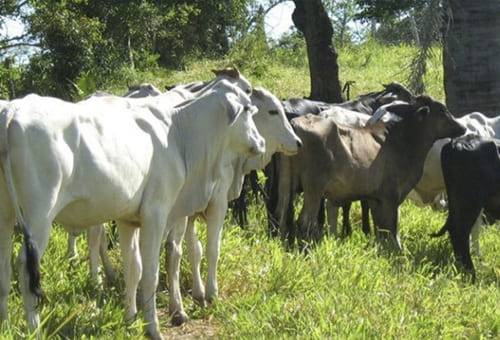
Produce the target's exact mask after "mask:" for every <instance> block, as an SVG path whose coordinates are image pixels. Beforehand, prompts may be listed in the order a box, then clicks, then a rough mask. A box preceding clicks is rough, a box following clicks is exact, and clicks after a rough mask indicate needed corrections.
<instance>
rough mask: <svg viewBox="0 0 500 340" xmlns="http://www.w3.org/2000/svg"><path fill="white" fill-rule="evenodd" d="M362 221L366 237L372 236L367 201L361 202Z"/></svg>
mask: <svg viewBox="0 0 500 340" xmlns="http://www.w3.org/2000/svg"><path fill="white" fill-rule="evenodd" d="M361 220H362V228H363V232H364V233H365V235H370V208H369V207H368V202H367V201H365V200H362V201H361Z"/></svg>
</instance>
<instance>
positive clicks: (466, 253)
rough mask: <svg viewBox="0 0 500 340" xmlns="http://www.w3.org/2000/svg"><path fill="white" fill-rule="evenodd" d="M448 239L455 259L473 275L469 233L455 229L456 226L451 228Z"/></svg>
mask: <svg viewBox="0 0 500 340" xmlns="http://www.w3.org/2000/svg"><path fill="white" fill-rule="evenodd" d="M450 239H451V244H452V246H453V252H454V253H455V257H456V259H457V261H458V262H460V263H461V264H462V265H463V267H464V269H465V270H466V271H467V272H469V273H471V274H472V275H473V276H474V275H475V274H474V264H473V263H472V258H471V255H470V242H469V234H468V233H463V232H461V231H459V230H456V228H451V229H450Z"/></svg>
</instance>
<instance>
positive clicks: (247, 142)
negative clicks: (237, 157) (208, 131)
mask: <svg viewBox="0 0 500 340" xmlns="http://www.w3.org/2000/svg"><path fill="white" fill-rule="evenodd" d="M214 89H215V90H217V92H219V93H220V94H221V95H222V96H223V99H222V102H223V105H224V107H225V111H226V113H227V119H228V123H229V134H228V138H229V141H228V144H229V148H230V149H231V150H232V151H234V152H237V153H240V154H245V155H248V156H257V155H261V154H263V153H264V152H265V150H266V148H265V145H266V143H265V140H264V138H262V136H261V135H260V134H259V131H258V130H257V127H256V126H255V122H254V120H253V116H254V115H255V114H256V113H257V111H258V109H257V107H255V106H254V105H252V102H251V100H250V97H249V96H248V95H246V94H245V93H244V92H243V91H242V90H241V89H240V88H238V87H236V86H234V85H232V84H230V83H228V82H227V81H224V80H223V81H221V82H219V84H218V85H217V86H216V87H215V88H214Z"/></svg>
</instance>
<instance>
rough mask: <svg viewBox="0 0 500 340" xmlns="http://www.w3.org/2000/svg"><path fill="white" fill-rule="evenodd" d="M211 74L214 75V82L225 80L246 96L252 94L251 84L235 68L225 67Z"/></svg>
mask: <svg viewBox="0 0 500 340" xmlns="http://www.w3.org/2000/svg"><path fill="white" fill-rule="evenodd" d="M212 72H213V73H214V74H215V77H216V78H215V81H218V80H221V79H226V80H228V81H229V82H231V83H232V84H234V85H236V86H238V87H239V88H240V89H242V90H243V91H244V92H245V93H246V94H247V95H250V94H251V93H252V84H250V82H249V81H248V79H247V78H245V77H244V76H243V75H242V74H241V73H240V71H239V70H238V69H237V68H236V67H226V68H224V69H221V70H212Z"/></svg>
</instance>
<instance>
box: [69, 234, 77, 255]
mask: <svg viewBox="0 0 500 340" xmlns="http://www.w3.org/2000/svg"><path fill="white" fill-rule="evenodd" d="M77 236H78V234H74V233H72V232H68V259H70V260H73V259H76V258H77V257H78V250H77V249H76V238H77Z"/></svg>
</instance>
